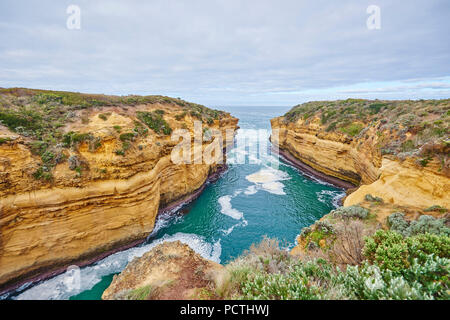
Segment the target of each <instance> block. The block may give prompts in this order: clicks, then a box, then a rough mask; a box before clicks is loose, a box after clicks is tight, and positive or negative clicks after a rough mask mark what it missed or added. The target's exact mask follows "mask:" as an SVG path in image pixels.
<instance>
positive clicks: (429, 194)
mask: <svg viewBox="0 0 450 320" xmlns="http://www.w3.org/2000/svg"><path fill="white" fill-rule="evenodd" d="M283 120H284V119H283V117H280V118H275V119H272V122H271V123H272V129H278V139H277V135H276V134H273V135H272V143H274V144H276V145H278V146H279V148H280V150H281V153H282V154H283V152H284V153H286V154H287V156H288V157H289V156H290V157H294V159H291V160H293V161H295V160H299V161H300V162H301V163H302V164H303V165H304V166H305V168H304V169H305V170H308V167H310V168H312V169H313V171H314V170H316V171H318V172H319V173H322V174H325V175H328V176H331V177H334V178H337V179H340V180H342V181H346V182H350V183H352V184H353V185H354V186H357V187H358V189H356V190H355V191H354V192H352V193H351V194H350V195H349V196H348V197H347V198H346V199H345V202H344V205H345V206H350V205H353V204H356V203H359V202H361V201H362V199H363V198H364V196H365V195H366V194H372V195H374V196H378V197H382V198H383V199H385V200H386V201H389V202H390V203H392V204H398V205H406V206H408V205H410V206H415V207H419V208H426V207H429V206H432V205H440V206H442V207H446V208H448V207H450V198H449V197H448V192H446V190H449V189H450V179H449V177H448V176H447V174H446V172H445V170H442V165H441V163H440V162H439V161H438V160H437V159H431V160H430V161H429V163H427V166H426V167H423V166H421V165H420V164H418V163H417V159H414V158H407V159H398V158H395V157H393V156H391V155H385V156H382V155H381V152H380V149H379V147H378V143H379V139H380V137H379V135H378V134H377V132H376V128H375V127H370V128H369V129H368V130H367V131H366V132H365V135H366V138H364V139H357V138H349V137H348V136H346V135H345V134H342V133H338V132H326V131H325V130H324V127H323V126H321V125H320V119H319V118H316V119H315V120H310V121H309V123H307V124H305V121H304V120H302V119H300V120H298V121H296V122H284V121H283ZM312 173H314V172H312ZM322 178H325V179H326V177H322ZM330 182H331V183H333V181H332V180H331V181H330ZM334 184H336V185H338V186H341V187H346V184H345V183H342V182H339V181H335V183H334ZM347 187H349V186H348V185H347Z"/></svg>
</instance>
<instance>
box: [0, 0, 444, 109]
mask: <svg viewBox="0 0 450 320" xmlns="http://www.w3.org/2000/svg"><path fill="white" fill-rule="evenodd" d="M72 3H74V4H77V5H79V6H80V8H81V19H82V20H81V30H76V31H75V30H68V29H67V28H66V18H67V16H68V15H67V14H66V12H65V10H66V8H67V6H68V5H69V4H72ZM369 4H377V5H379V6H380V7H381V13H382V16H381V17H382V28H381V30H376V31H371V30H368V29H367V28H366V19H367V17H368V15H367V14H366V8H367V6H368V5H369ZM449 9H450V4H449V3H448V1H445V0H429V1H427V0H415V1H409V2H407V3H406V2H400V1H395V2H393V1H384V0H380V1H378V0H377V1H356V0H355V1H324V0H319V1H298V0H291V1H287V0H286V1H269V0H259V1H256V0H251V1H250V0H249V1H238V0H227V1H211V0H209V1H207V0H204V1H200V0H194V1H181V0H180V1H162V0H152V1H145V2H144V1H112V0H98V1H86V0H85V1H81V0H80V1H73V0H72V1H49V0H47V1H39V2H37V1H36V2H35V1H33V2H27V1H12V0H6V1H2V3H1V4H0V21H1V23H0V30H1V33H0V86H25V87H40V88H55V89H65V90H74V91H85V92H99V93H109V94H130V93H137V94H166V95H172V96H180V97H183V98H185V99H188V100H193V101H196V102H199V103H204V104H208V105H220V104H235V105H246V104H251V105H258V104H264V105H268V104H269V105H293V104H296V103H299V102H301V101H303V100H305V99H315V98H321V97H325V96H326V97H328V96H329V94H330V90H331V91H333V88H335V87H339V88H341V87H345V86H352V85H355V84H358V83H367V82H384V81H408V80H410V79H422V80H423V81H424V82H427V83H429V82H430V80H429V79H435V78H437V77H444V78H445V77H448V76H450V64H449V61H450V43H449V42H448V41H446V39H447V37H448V36H447V31H448V30H449V29H450V19H449V18H450V17H449V13H450V10H449ZM426 88H428V89H430V88H429V87H426ZM439 88H440V89H446V88H447V87H439ZM309 90H324V92H323V93H321V92H317V94H316V95H309V94H308V91H309ZM340 90H341V91H340V92H337V91H336V92H335V93H333V95H332V96H336V97H346V96H352V95H364V96H365V97H366V96H367V97H379V98H386V97H387V98H390V97H395V98H401V97H403V98H408V97H411V98H412V97H413V95H411V92H410V91H411V90H410V88H408V87H406V86H402V87H400V88H397V89H395V90H393V89H392V88H391V89H389V88H388V87H386V90H384V91H383V90H380V91H374V90H372V92H370V90H366V91H364V90H362V91H359V92H358V91H355V90H352V89H351V88H350V89H348V90H347V91H346V90H342V89H340ZM290 91H291V92H300V93H299V94H290V95H279V94H273V93H277V92H290ZM301 92H304V93H301ZM439 92H441V93H442V92H443V93H444V97H445V95H447V97H448V91H447V90H443V91H439ZM271 93H272V94H271ZM421 93H422V94H423V95H429V96H430V97H435V95H436V94H437V90H434V91H433V90H431V91H430V90H428V91H427V90H422V91H421ZM371 95H372V96H371Z"/></svg>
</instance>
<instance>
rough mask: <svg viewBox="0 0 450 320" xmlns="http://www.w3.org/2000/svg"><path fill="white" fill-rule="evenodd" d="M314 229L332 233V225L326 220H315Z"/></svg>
mask: <svg viewBox="0 0 450 320" xmlns="http://www.w3.org/2000/svg"><path fill="white" fill-rule="evenodd" d="M315 225H316V230H318V231H321V232H323V233H326V234H332V233H334V227H333V226H332V225H331V224H330V223H329V222H328V221H317V222H316V223H315Z"/></svg>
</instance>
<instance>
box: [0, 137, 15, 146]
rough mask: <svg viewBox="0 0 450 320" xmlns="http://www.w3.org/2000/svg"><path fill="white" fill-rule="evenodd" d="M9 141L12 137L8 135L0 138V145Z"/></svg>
mask: <svg viewBox="0 0 450 320" xmlns="http://www.w3.org/2000/svg"><path fill="white" fill-rule="evenodd" d="M9 141H12V140H11V138H8V137H6V138H0V145H2V144H4V143H7V142H9Z"/></svg>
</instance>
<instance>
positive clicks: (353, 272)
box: [336, 255, 450, 300]
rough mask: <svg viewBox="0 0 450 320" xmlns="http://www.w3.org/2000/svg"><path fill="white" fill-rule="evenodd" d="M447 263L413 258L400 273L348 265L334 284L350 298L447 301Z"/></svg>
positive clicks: (436, 258)
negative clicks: (419, 260) (420, 260)
mask: <svg viewBox="0 0 450 320" xmlns="http://www.w3.org/2000/svg"><path fill="white" fill-rule="evenodd" d="M449 262H450V260H449V259H446V258H439V257H436V256H432V255H428V256H427V257H426V259H425V261H424V262H422V263H419V262H418V260H417V259H414V260H413V261H412V264H411V266H409V267H408V268H406V269H404V270H403V272H402V274H394V273H393V272H392V271H391V270H386V269H384V270H383V269H380V268H379V267H378V266H377V265H370V264H368V263H367V262H366V263H364V264H363V265H362V266H348V267H347V270H346V272H343V273H340V274H339V275H338V277H337V279H336V282H337V283H339V284H340V288H341V291H342V293H343V295H344V296H345V297H348V298H350V299H360V300H361V299H364V300H365V299H371V300H381V299H383V300H432V299H444V300H448V299H449V294H448V289H449V282H448V269H449V267H450V264H449Z"/></svg>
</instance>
